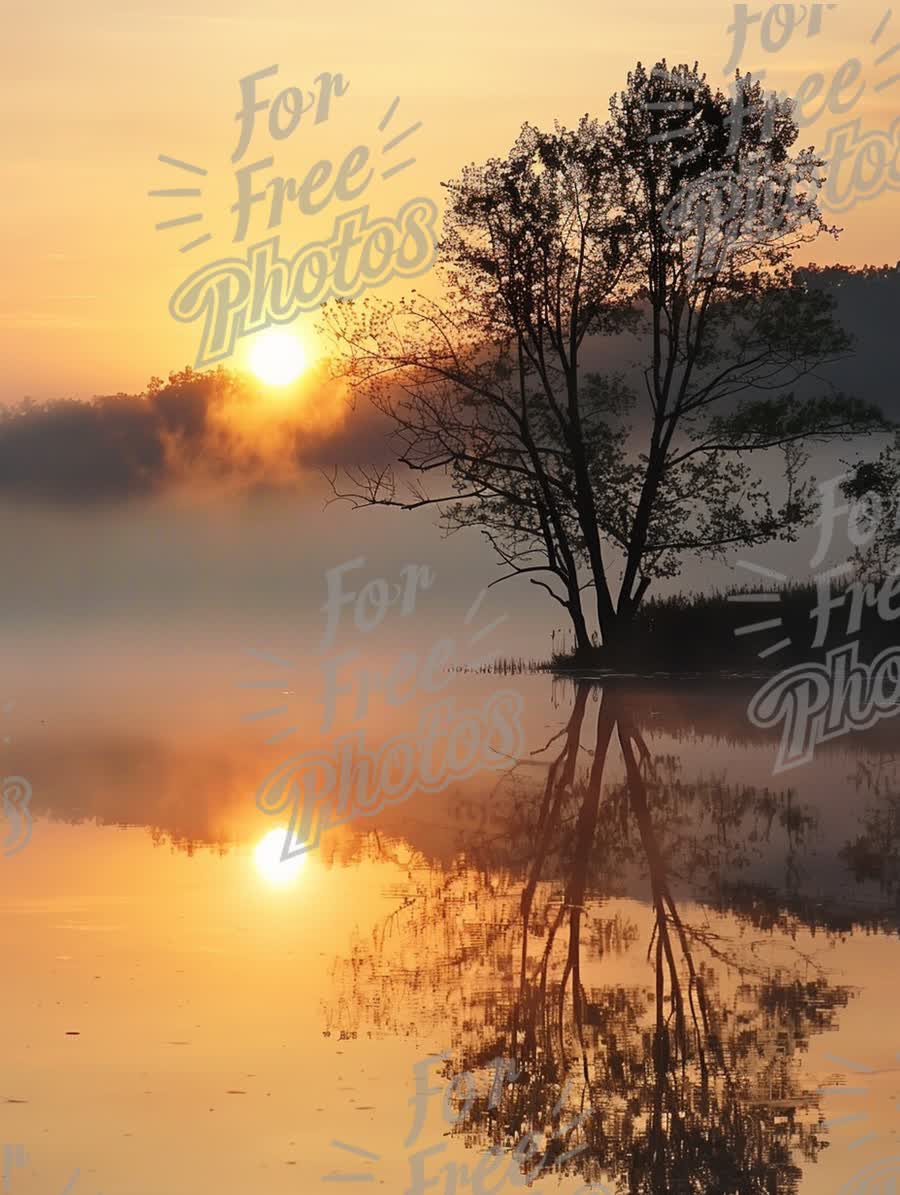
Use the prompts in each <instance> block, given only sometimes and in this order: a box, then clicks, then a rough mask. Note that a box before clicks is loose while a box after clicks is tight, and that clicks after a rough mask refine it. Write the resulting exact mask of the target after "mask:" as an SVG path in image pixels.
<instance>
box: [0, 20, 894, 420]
mask: <svg viewBox="0 0 900 1195" xmlns="http://www.w3.org/2000/svg"><path fill="white" fill-rule="evenodd" d="M753 9H754V6H753V5H751V10H753ZM884 13H885V6H884V0H876V2H875V3H872V2H870V0H863V2H862V3H859V4H856V5H853V6H851V5H850V4H849V3H847V2H846V0H844V2H842V3H840V4H838V5H836V6H835V7H834V8H833V9H832V10H830V11H825V12H824V13H823V15H822V32H821V33H820V34H819V35H818V36H816V37H808V36H807V35H806V28H805V26H804V25H801V26H799V27H798V29H797V30H795V32H794V33H793V36H792V37H791V39H790V40H789V42H788V44H787V45H786V46H785V48H784V49H783V50H781V51H780V52H779V53H774V54H767V53H765V52H764V51H763V50H762V49H761V48H760V42H759V38H760V33H759V30H760V25H759V23H757V24H755V25H753V26H751V28H750V33H749V37H748V46H749V49H748V52H747V53H746V54H745V55H744V56H743V58H742V60H741V67H742V69H753V70H758V69H759V68H762V67H766V68H767V71H768V74H767V84H768V85H771V86H774V87H778V88H785V89H787V90H788V91H793V90H795V89H796V87H797V86H798V84H799V83H800V81H801V79H802V78H803V77H804V76H805V75H806V74H808V73H809V72H810V71H814V70H821V71H823V72H824V73H825V76H826V83H827V82H830V80H831V78H832V76H833V75H834V73H835V71H836V70H837V69H838V68H839V66H840V65H841V63H842V62H843V61H844V60H845V59H846V58H848V57H851V56H854V55H856V56H858V57H859V59H860V62H861V64H862V73H861V75H860V81H861V82H864V83H865V90H864V92H863V94H862V95H861V96H860V98H859V101H858V103H857V104H856V105H855V107H854V108H853V109H852V111H851V112H849V113H848V114H846V115H842V116H833V115H831V114H829V113H825V114H824V115H823V116H822V117H821V119H819V120H818V121H817V122H816V123H815V124H814V125H813V126H812V127H811V129H810V130H809V136H808V137H807V138H805V139H803V140H802V144H807V143H808V142H809V141H812V140H815V142H816V144H817V146H819V148H821V147H822V144H823V142H824V139H825V135H826V133H827V131H828V129H829V128H830V127H832V126H834V125H836V124H840V123H845V122H846V121H847V120H850V119H853V118H855V117H857V116H859V117H860V119H861V122H862V129H863V130H868V129H873V130H874V129H876V128H881V129H889V127H890V124H891V121H892V120H893V119H894V116H895V113H896V110H897V97H898V96H900V84H898V85H896V86H894V87H886V88H883V89H882V90H881V91H880V92H878V91H876V90H875V87H876V86H877V85H878V84H879V83H881V82H884V81H885V80H886V79H888V78H889V77H890V76H891V75H892V74H894V73H896V71H897V69H898V68H897V63H898V62H900V56H898V57H895V58H893V59H892V60H889V61H885V62H884V63H882V64H881V65H876V64H875V58H876V57H878V55H879V54H883V53H884V51H885V50H886V49H888V48H889V47H890V46H891V45H892V44H893V41H894V39H895V37H900V16H898V17H897V18H895V19H894V21H893V24H891V23H890V22H889V23H888V26H887V28H886V30H885V32H884V35H883V37H882V39H881V40H880V42H879V44H878V46H877V51H876V47H874V46H873V45H872V44H871V36H872V34H873V32H874V31H875V29H876V28H877V27H878V25H879V23H880V21H881V18H882V17H883V15H884ZM732 16H733V6H732V5H727V4H719V3H710V2H709V0H680V2H678V3H671V2H665V3H664V2H663V0H638V2H637V3H631V4H628V5H612V4H606V5H603V4H597V3H595V2H593V0H590V2H589V0H557V3H555V4H553V5H549V4H546V3H537V2H536V0H515V2H513V0H493V2H492V3H489V4H486V3H484V0H478V2H476V0H457V2H456V3H455V4H453V5H449V6H431V5H423V4H412V3H409V0H386V2H385V3H381V4H378V5H371V4H369V3H362V2H361V0H350V2H349V3H344V4H341V5H320V6H301V5H297V4H296V3H294V2H293V0H262V3H257V4H254V5H253V6H249V5H239V4H238V3H237V2H236V0H188V2H187V3H181V4H174V3H162V4H156V3H150V2H149V0H130V2H125V3H122V2H121V0H116V2H115V3H113V0H87V2H85V3H80V4H78V5H76V6H73V5H68V4H63V3H61V2H60V0H53V2H52V3H49V4H45V5H32V6H21V7H20V8H19V9H18V11H17V12H16V14H15V15H14V16H11V17H10V19H9V20H8V23H7V26H6V36H5V39H4V45H3V49H2V51H0V54H2V59H3V69H2V71H0V92H2V101H3V109H4V112H5V114H6V120H5V151H4V154H3V158H2V162H0V171H2V192H0V205H2V227H3V229H4V232H5V238H6V244H5V247H4V254H5V258H6V272H7V280H8V282H7V286H6V287H5V288H4V296H3V300H2V302H3V307H2V322H0V360H2V362H3V366H4V368H3V372H2V388H0V399H3V400H12V399H17V398H19V397H21V396H23V395H25V394H31V395H33V396H35V397H51V396H59V395H73V396H79V397H83V396H89V395H91V394H94V393H115V392H118V391H129V392H135V391H139V390H141V389H142V388H143V386H144V385H145V384H146V382H147V380H148V378H149V377H150V376H151V375H153V374H159V375H165V374H166V373H168V371H169V370H170V369H176V368H180V367H182V366H184V365H185V364H188V363H190V362H192V361H193V358H194V356H195V353H196V347H197V342H198V331H199V329H198V326H197V325H196V324H191V325H179V324H177V323H176V322H175V321H174V320H173V319H172V317H171V316H170V315H169V312H168V301H169V297H170V295H171V294H172V292H173V291H174V290H175V289H176V288H177V286H178V285H179V283H180V282H181V280H182V279H183V278H184V277H185V276H186V275H187V274H188V273H189V272H191V270H194V269H197V268H199V266H201V265H203V264H205V263H206V262H210V261H213V260H214V259H216V258H217V257H219V256H224V255H226V254H228V253H229V252H230V253H235V252H242V251H243V249H246V245H247V244H249V243H250V240H251V239H252V238H248V240H247V242H246V243H245V245H244V246H233V245H230V243H229V242H230V236H231V231H230V230H231V229H232V224H233V217H231V216H230V215H229V213H228V207H229V205H230V204H231V202H233V199H234V187H235V182H234V177H233V167H232V165H231V163H230V156H231V154H232V151H233V150H234V148H235V144H236V133H237V128H238V125H237V123H236V121H235V114H236V112H237V110H238V107H239V102H240V91H239V84H238V80H239V79H240V78H242V77H244V76H246V75H248V74H250V73H252V72H254V71H258V70H261V69H263V68H265V67H268V66H270V65H273V64H278V66H279V72H278V75H277V77H276V78H275V79H274V80H269V81H267V82H265V83H262V84H261V85H260V86H261V89H262V90H261V94H262V95H263V96H264V97H266V98H274V95H275V94H276V92H277V90H278V89H279V88H280V87H287V86H290V85H296V86H299V87H301V88H304V89H305V88H308V87H309V86H311V84H312V80H313V79H314V78H315V77H316V76H317V75H319V74H320V73H321V72H323V71H331V72H334V73H337V72H341V73H342V74H343V76H344V78H345V79H346V80H348V81H349V84H350V86H349V89H348V91H347V94H346V95H345V96H343V97H341V98H340V99H336V100H335V101H334V106H333V109H332V114H331V116H330V118H329V119H328V120H327V121H325V122H323V123H321V124H319V125H314V124H312V123H310V122H309V120H308V118H307V117H304V118H303V120H301V123H300V126H299V127H298V129H297V130H296V132H295V133H294V134H293V135H292V137H290V138H289V139H286V140H284V141H281V142H279V143H278V144H276V143H274V142H271V141H270V140H269V139H268V134H267V133H266V131H265V126H264V124H262V125H260V126H259V128H258V129H257V132H256V136H255V139H254V141H253V143H252V145H251V148H250V149H249V150H248V152H247V154H246V155H245V158H244V161H249V160H251V159H252V158H253V156H254V150H259V152H258V153H257V154H256V155H255V156H256V157H262V156H264V155H265V154H266V153H268V152H270V151H271V149H272V147H273V146H274V153H275V165H274V167H273V170H272V172H271V173H273V174H284V175H293V176H294V177H297V178H298V179H299V178H302V176H303V174H304V173H305V172H306V171H307V170H308V169H309V167H310V166H311V165H312V164H313V163H314V162H315V161H316V160H318V159H320V158H331V159H333V160H334V161H335V163H337V162H339V161H340V160H341V159H342V158H343V157H344V156H345V154H346V153H347V152H348V151H349V150H350V149H351V148H352V147H353V146H354V145H356V144H360V143H364V144H368V145H370V146H371V147H372V150H373V154H375V153H377V149H378V145H379V144H380V141H383V140H384V137H383V136H382V135H381V134H379V133H378V129H377V126H378V122H379V120H380V119H381V118H382V116H383V115H384V113H385V111H386V110H387V108H388V106H389V104H390V103H391V101H392V100H393V99H394V97H395V96H399V97H400V104H399V106H398V109H397V114H396V115H395V118H394V123H393V124H392V125H391V128H392V129H395V130H401V129H404V128H406V127H408V126H409V125H411V124H413V123H415V122H417V121H422V122H423V123H422V128H421V129H419V130H418V132H417V133H416V134H415V135H414V136H412V137H410V139H409V141H408V144H409V146H410V150H411V152H412V153H414V154H415V155H416V158H417V161H416V163H415V165H414V166H412V167H410V168H409V169H407V170H405V171H403V172H402V173H399V174H397V175H396V176H394V177H392V178H390V179H388V180H386V181H382V180H381V179H380V178H376V181H375V183H373V184H372V185H371V186H370V187H369V189H368V191H367V192H366V195H365V197H364V199H365V200H366V201H368V202H369V203H370V207H371V213H372V216H373V217H374V216H380V215H393V214H396V212H397V210H398V209H399V207H400V206H401V205H402V204H403V203H404V202H405V201H406V200H407V199H409V198H412V197H414V196H419V195H421V196H426V197H432V198H433V199H434V200H435V201H436V202H438V203H440V186H439V183H440V181H441V180H442V179H448V178H451V177H453V176H454V175H455V174H456V173H457V172H458V171H459V169H460V168H461V167H462V166H463V165H464V164H465V163H467V162H469V161H477V160H479V159H483V158H485V157H487V156H488V155H490V154H495V153H498V154H499V153H503V152H505V150H506V149H507V148H508V147H509V145H510V144H511V142H512V141H513V139H514V137H515V135H516V132H517V130H518V127H519V125H520V124H521V123H522V122H523V121H524V120H530V121H533V122H535V123H538V124H543V125H547V124H550V123H551V122H552V121H553V120H554V119H559V120H560V121H562V122H564V123H568V124H572V123H574V122H575V121H576V120H577V118H578V117H579V115H580V114H582V113H583V112H585V111H590V112H592V113H596V114H598V115H600V116H605V114H606V111H607V103H608V98H609V95H610V94H611V93H612V92H613V91H615V90H617V89H619V88H620V87H621V86H622V85H623V84H624V81H625V75H626V72H627V71H628V69H629V68H630V67H632V66H633V65H634V63H635V62H636V61H637V60H638V59H640V60H642V61H643V62H645V63H652V62H654V61H655V60H656V59H657V58H659V57H662V56H666V57H667V58H668V60H669V62H670V63H671V62H677V61H689V62H691V63H692V62H693V61H694V60H695V59H697V60H699V62H700V66H701V69H703V70H705V71H706V72H707V74H708V76H709V78H710V79H711V81H713V82H715V83H721V84H722V85H724V84H725V83H726V79H725V76H724V75H723V67H724V65H725V63H726V61H727V59H728V57H729V55H730V51H731V40H732V39H731V36H730V35H729V34H728V33H727V32H726V29H727V26H728V24H729V23H730V21H731V20H732ZM270 85H271V90H269V89H268V88H269V87H270ZM846 94H849V89H848V92H847V93H846ZM262 117H263V120H264V119H265V114H262ZM160 153H163V154H168V155H170V156H172V157H175V158H178V159H181V160H186V161H189V162H193V163H197V164H200V165H202V166H204V167H205V168H207V170H208V174H207V176H206V177H205V178H204V179H203V180H202V181H203V184H204V185H203V197H202V200H198V201H196V202H197V203H198V204H202V208H203V212H204V218H205V223H204V224H203V226H202V227H203V228H204V229H205V230H210V231H215V236H214V239H213V240H212V241H211V242H210V243H209V244H208V245H205V246H204V247H203V248H200V249H198V250H196V251H193V253H192V254H180V253H179V252H178V246H179V245H180V244H182V243H184V242H185V241H186V240H188V236H186V235H185V234H184V230H183V229H175V230H168V231H164V232H156V231H154V224H155V223H157V222H158V221H160V220H162V219H163V218H164V216H163V212H162V208H163V206H164V205H166V204H170V205H172V206H171V207H165V215H166V216H170V217H171V216H174V215H180V214H183V213H184V212H185V210H186V208H184V207H181V206H180V204H181V202H182V201H180V200H175V199H169V200H161V199H151V198H149V197H148V194H147V193H148V191H149V190H151V189H154V188H163V187H173V186H178V185H181V186H184V185H185V183H191V182H192V181H196V180H192V179H191V178H190V177H188V176H182V177H175V176H177V175H178V172H177V171H176V170H174V169H172V168H167V167H165V166H163V165H162V164H160V163H159V162H158V160H157V157H158V155H159V154H160ZM267 177H268V176H267ZM895 186H896V183H895ZM186 202H189V203H190V202H193V201H186ZM347 207H348V204H346V203H343V204H342V203H341V202H340V201H335V202H332V203H331V204H330V205H328V206H327V207H326V208H325V210H324V211H322V212H321V213H320V214H319V215H318V216H305V215H304V216H301V215H300V214H299V213H298V212H296V211H292V212H291V213H290V215H289V217H287V218H286V219H285V222H284V224H283V226H282V228H281V234H282V240H283V246H284V248H285V249H289V252H290V253H294V252H296V251H297V250H298V249H299V248H301V247H302V246H303V245H305V244H307V243H308V242H309V241H311V240H316V239H319V238H320V237H322V236H324V235H325V233H326V232H327V230H329V229H330V228H331V225H332V223H333V220H334V217H335V215H336V214H339V213H340V211H341V210H344V209H346V208H347ZM176 208H177V209H178V210H177V211H176ZM897 214H898V195H897V192H896V190H894V191H891V190H885V191H884V192H883V193H882V194H881V195H880V196H879V197H878V198H876V199H873V200H870V201H867V202H864V203H860V204H858V205H857V206H856V207H854V208H853V210H851V211H850V212H848V213H847V214H846V215H845V216H843V217H841V218H840V219H841V220H842V222H843V224H844V226H845V229H846V231H845V233H844V235H843V236H842V238H841V240H840V241H839V242H837V243H835V242H832V241H823V242H822V243H821V244H820V246H819V247H817V249H816V252H815V259H816V260H818V261H820V262H842V263H844V264H854V265H860V264H864V263H871V264H884V263H888V264H894V262H896V260H897V259H898V257H900V253H898V252H897V250H896V232H895V229H896V226H897ZM262 223H263V224H264V220H263V222H262ZM257 227H258V229H259V235H258V236H257V239H259V238H260V236H261V235H262V228H261V226H259V225H258V226H257ZM254 231H256V230H255V229H253V228H251V232H254ZM191 232H192V230H189V233H191ZM204 254H205V257H204V256H203V255H204ZM201 258H202V260H201ZM188 263H189V264H188ZM304 318H305V324H306V326H305V327H302V328H301V333H302V335H303V336H304V338H305V339H307V341H308V343H309V344H310V346H311V347H313V349H314V347H315V337H314V334H313V332H312V330H311V324H312V317H304ZM246 348H247V345H246V343H243V344H242V351H246ZM236 363H239V362H236Z"/></svg>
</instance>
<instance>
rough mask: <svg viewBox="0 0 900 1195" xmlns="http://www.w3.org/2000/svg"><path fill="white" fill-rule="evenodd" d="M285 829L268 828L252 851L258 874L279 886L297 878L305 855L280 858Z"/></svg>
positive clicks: (285, 835)
mask: <svg viewBox="0 0 900 1195" xmlns="http://www.w3.org/2000/svg"><path fill="white" fill-rule="evenodd" d="M286 837H287V831H286V830H280V829H279V830H270V831H269V833H268V834H267V835H266V836H265V838H263V839H262V840H261V841H260V842H258V843H257V845H256V849H255V850H254V852H253V861H254V863H255V864H256V869H257V871H258V872H259V873H260V875H261V876H262V877H263V878H264V879H265V880H267V881H268V882H269V883H270V884H275V885H278V886H281V885H282V884H289V883H291V881H292V880H295V879H296V878H297V874H298V872H299V871H300V870H301V868H302V867H303V864H304V863H305V862H306V856H305V855H294V856H293V857H292V858H290V859H282V857H281V852H282V851H283V850H284V841H285V838H286Z"/></svg>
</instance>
